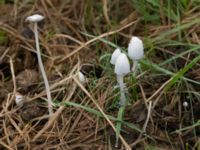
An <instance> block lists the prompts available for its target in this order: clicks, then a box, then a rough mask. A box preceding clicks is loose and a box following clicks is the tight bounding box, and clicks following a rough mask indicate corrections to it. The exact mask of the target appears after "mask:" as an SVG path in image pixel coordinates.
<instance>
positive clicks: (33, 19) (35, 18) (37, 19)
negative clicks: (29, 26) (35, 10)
mask: <svg viewBox="0 0 200 150" xmlns="http://www.w3.org/2000/svg"><path fill="white" fill-rule="evenodd" d="M43 19H44V16H42V15H38V14H35V15H32V16H28V17H27V18H26V21H30V22H40V21H42V20H43Z"/></svg>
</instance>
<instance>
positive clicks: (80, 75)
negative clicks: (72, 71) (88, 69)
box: [78, 71, 86, 83]
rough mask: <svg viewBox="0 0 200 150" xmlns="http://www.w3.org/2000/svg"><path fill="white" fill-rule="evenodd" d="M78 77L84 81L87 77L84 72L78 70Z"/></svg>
mask: <svg viewBox="0 0 200 150" xmlns="http://www.w3.org/2000/svg"><path fill="white" fill-rule="evenodd" d="M78 79H79V81H80V82H82V83H84V82H85V81H86V78H85V76H84V74H83V73H82V72H80V71H79V72H78Z"/></svg>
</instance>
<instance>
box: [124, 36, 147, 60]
mask: <svg viewBox="0 0 200 150" xmlns="http://www.w3.org/2000/svg"><path fill="white" fill-rule="evenodd" d="M128 56H129V57H130V58H131V59H132V60H139V59H141V58H143V56H144V47H143V42H142V40H140V39H139V38H138V37H136V36H133V37H132V38H131V41H130V43H129V45H128Z"/></svg>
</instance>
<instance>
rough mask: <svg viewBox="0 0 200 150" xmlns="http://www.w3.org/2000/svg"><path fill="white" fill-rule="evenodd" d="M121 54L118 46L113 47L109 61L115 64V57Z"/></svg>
mask: <svg viewBox="0 0 200 150" xmlns="http://www.w3.org/2000/svg"><path fill="white" fill-rule="evenodd" d="M120 54H121V51H120V49H119V48H117V49H115V51H114V52H113V53H112V56H111V59H110V63H111V64H113V65H115V63H116V60H117V58H118V57H119V55H120Z"/></svg>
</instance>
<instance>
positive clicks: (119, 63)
mask: <svg viewBox="0 0 200 150" xmlns="http://www.w3.org/2000/svg"><path fill="white" fill-rule="evenodd" d="M129 72H130V64H129V60H128V58H127V56H126V55H125V54H123V53H121V54H120V55H119V57H118V58H117V60H116V63H115V73H116V75H117V82H118V84H119V87H120V104H121V105H125V104H126V97H125V92H124V89H125V84H124V76H125V75H126V74H128V73H129Z"/></svg>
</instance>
